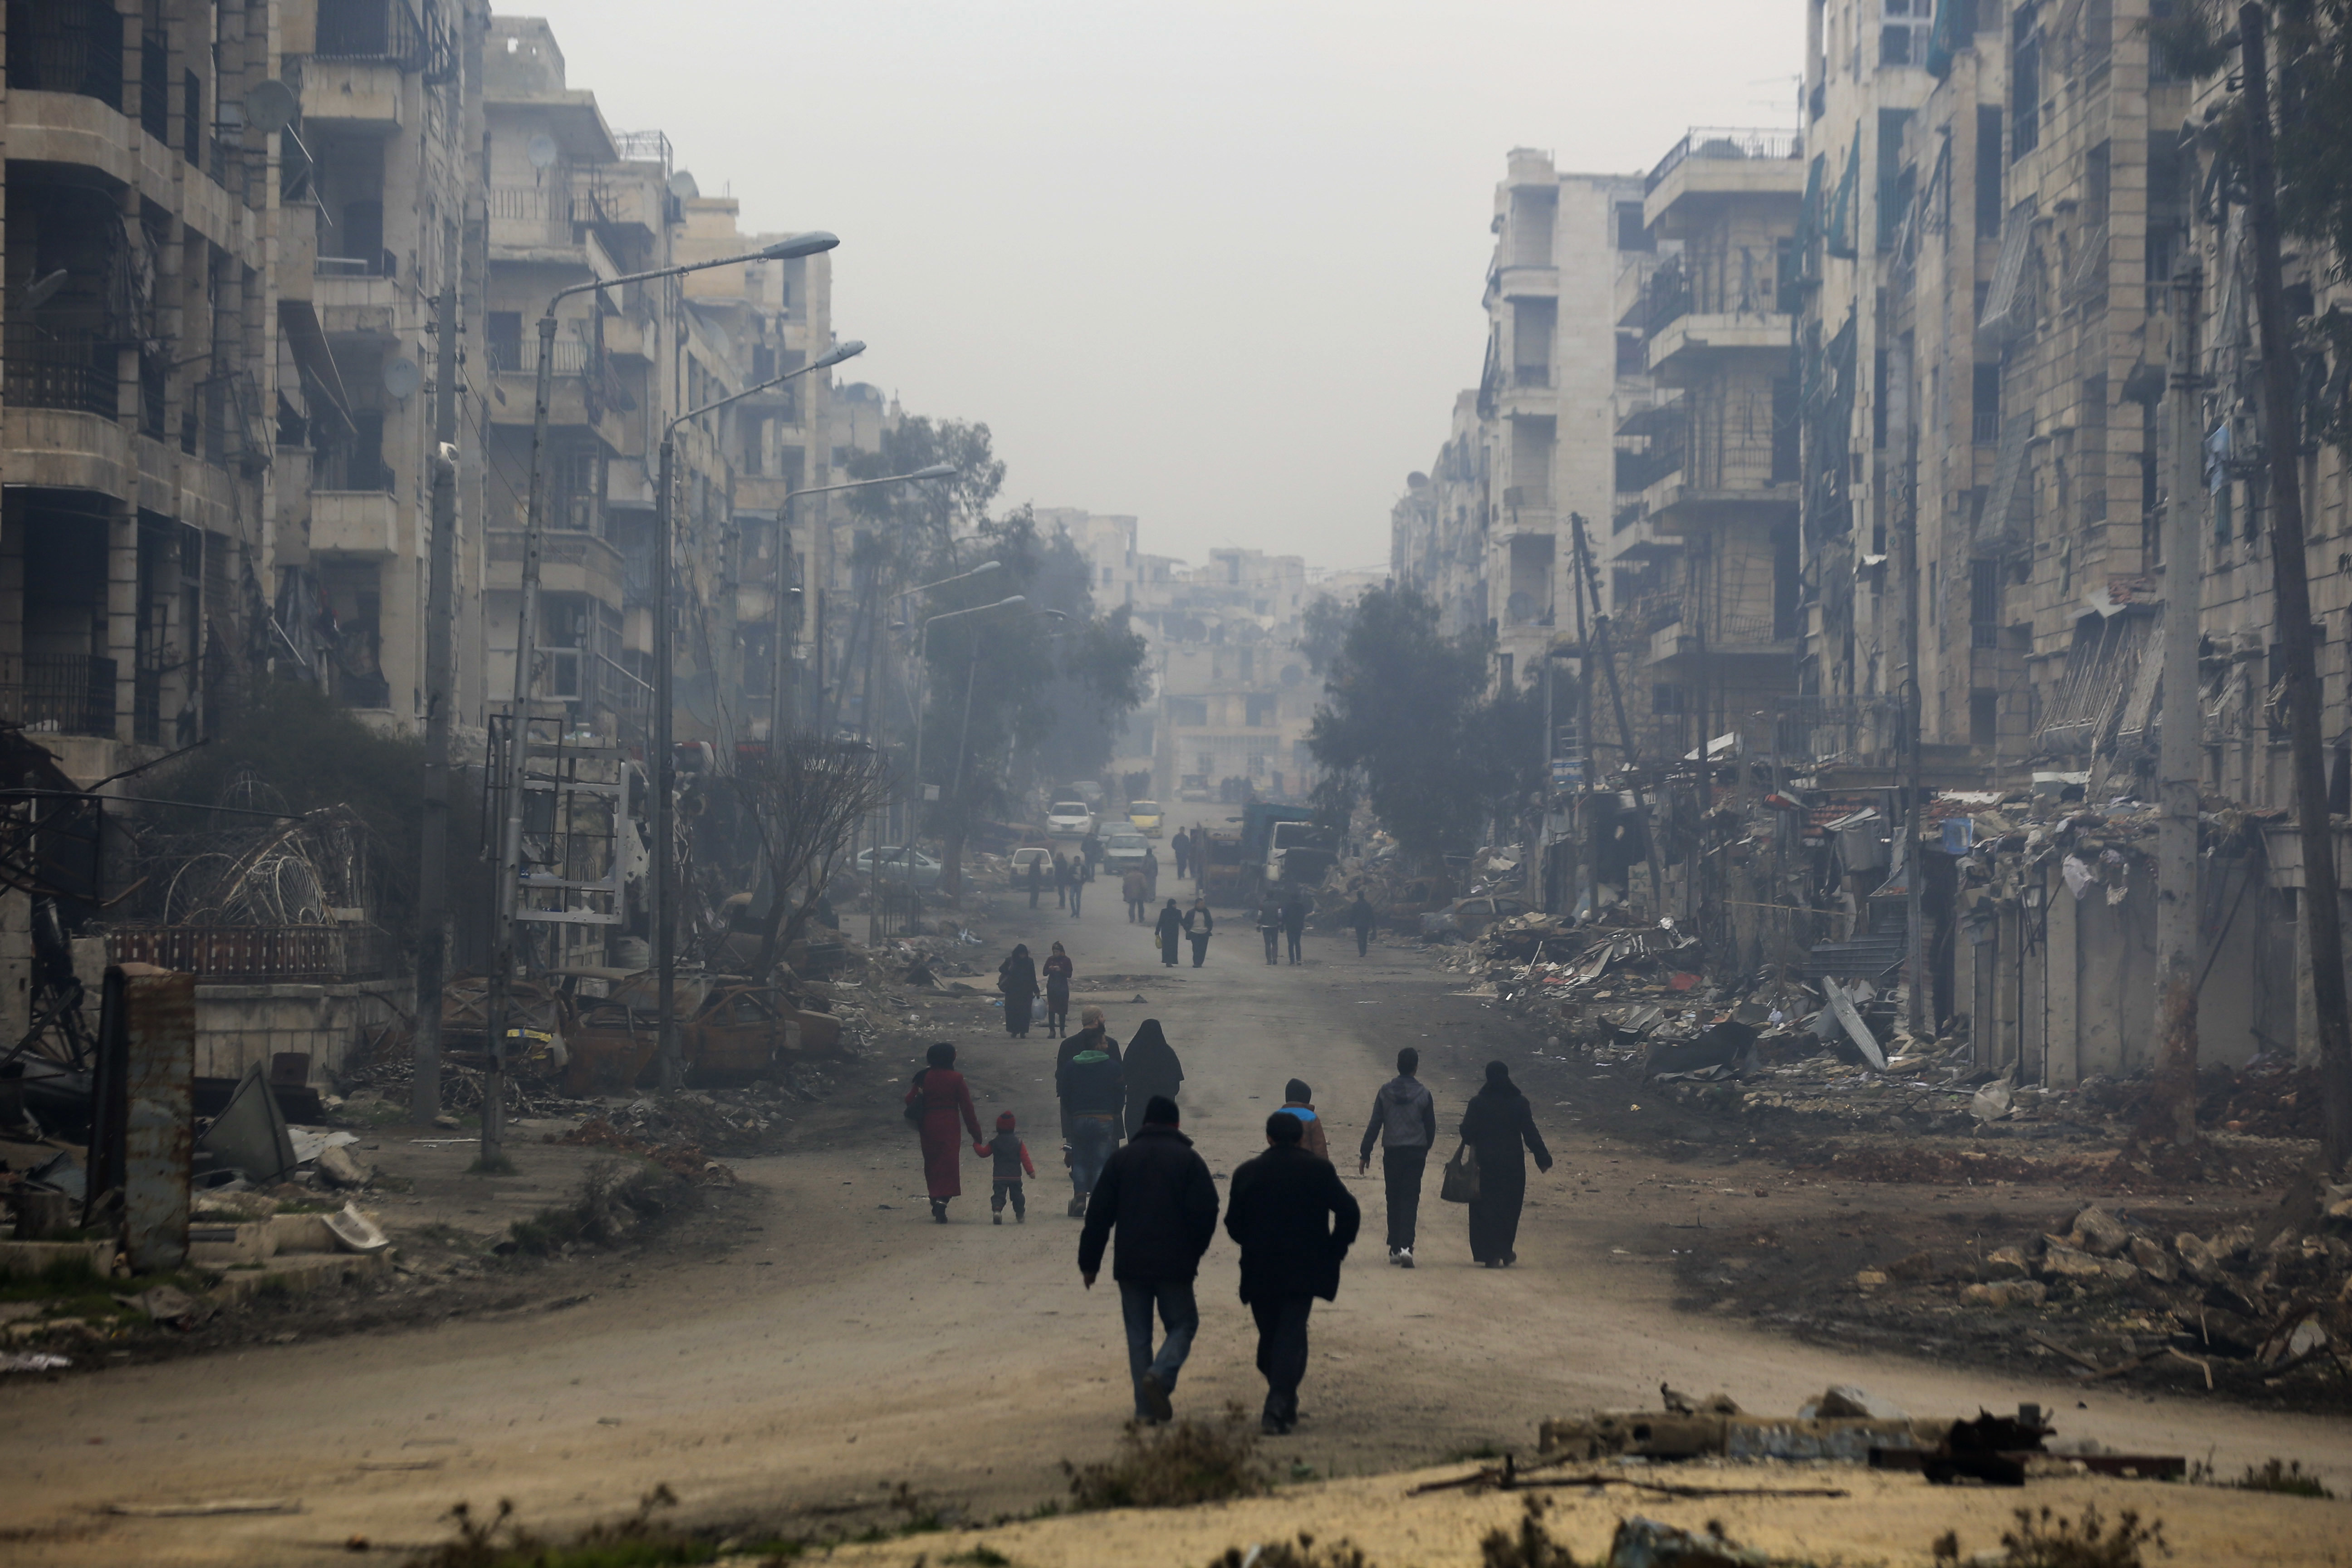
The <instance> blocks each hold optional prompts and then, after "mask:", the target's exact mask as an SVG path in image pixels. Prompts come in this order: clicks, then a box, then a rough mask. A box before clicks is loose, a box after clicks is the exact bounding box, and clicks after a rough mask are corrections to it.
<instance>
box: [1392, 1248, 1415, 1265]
mask: <svg viewBox="0 0 2352 1568" xmlns="http://www.w3.org/2000/svg"><path fill="white" fill-rule="evenodd" d="M1396 1266H1397V1267H1398V1268H1412V1247H1398V1248H1397V1251H1396Z"/></svg>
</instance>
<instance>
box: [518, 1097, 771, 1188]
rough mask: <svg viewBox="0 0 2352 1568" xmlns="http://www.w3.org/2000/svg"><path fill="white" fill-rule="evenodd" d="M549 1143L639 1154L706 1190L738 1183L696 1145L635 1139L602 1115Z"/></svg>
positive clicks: (550, 1140) (732, 1175) (549, 1138)
mask: <svg viewBox="0 0 2352 1568" xmlns="http://www.w3.org/2000/svg"><path fill="white" fill-rule="evenodd" d="M637 1103H638V1104H640V1105H645V1104H648V1103H650V1102H648V1101H645V1100H640V1101H638V1102H637ZM547 1141H548V1142H551V1143H568V1144H571V1145H572V1146H573V1147H575V1148H583V1149H610V1150H612V1151H614V1152H616V1153H622V1154H635V1155H637V1156H638V1157H640V1158H642V1159H646V1160H650V1161H652V1162H653V1163H655V1164H656V1165H659V1166H660V1167H661V1168H662V1169H663V1170H665V1171H667V1172H668V1173H670V1174H671V1175H673V1176H679V1177H683V1178H684V1179H686V1180H687V1181H689V1182H698V1183H700V1184H702V1185H704V1186H706V1187H731V1186H733V1185H734V1184H735V1173H734V1172H733V1171H731V1170H730V1169H728V1168H727V1167H726V1166H725V1165H722V1164H720V1163H719V1162H718V1161H716V1160H713V1159H711V1158H709V1156H708V1155H706V1154H704V1153H703V1152H702V1151H701V1149H700V1148H698V1147H697V1146H696V1145H694V1144H691V1143H669V1142H656V1141H653V1140H650V1139H646V1138H638V1137H632V1136H631V1135H630V1134H629V1133H626V1132H624V1131H621V1130H620V1129H619V1128H617V1127H615V1126H614V1125H613V1123H612V1122H611V1121H607V1120H606V1119H605V1118H604V1117H601V1116H597V1117H591V1118H590V1119H589V1120H588V1121H583V1122H582V1123H581V1124H580V1125H579V1126H577V1127H575V1128H573V1129H572V1131H569V1132H566V1133H564V1134H563V1135H562V1137H560V1138H559V1137H557V1136H556V1135H554V1134H553V1133H550V1134H548V1138H547Z"/></svg>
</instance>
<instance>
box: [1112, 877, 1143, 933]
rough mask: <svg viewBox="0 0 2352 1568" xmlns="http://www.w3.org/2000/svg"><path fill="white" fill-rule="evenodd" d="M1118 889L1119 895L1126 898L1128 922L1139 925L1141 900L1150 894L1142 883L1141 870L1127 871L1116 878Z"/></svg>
mask: <svg viewBox="0 0 2352 1568" xmlns="http://www.w3.org/2000/svg"><path fill="white" fill-rule="evenodd" d="M1118 890H1119V893H1120V895H1121V896H1122V897H1124V898H1125V899H1126V900H1127V918H1128V921H1129V924H1132V925H1141V924H1142V923H1143V901H1144V900H1146V899H1149V898H1150V896H1151V890H1150V889H1149V888H1147V887H1146V886H1145V885H1144V881H1143V873H1142V872H1141V871H1129V873H1128V874H1127V875H1126V876H1124V877H1121V878H1120V879H1118Z"/></svg>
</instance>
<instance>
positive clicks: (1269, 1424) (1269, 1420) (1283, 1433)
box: [1257, 1415, 1290, 1437]
mask: <svg viewBox="0 0 2352 1568" xmlns="http://www.w3.org/2000/svg"><path fill="white" fill-rule="evenodd" d="M1257 1429H1258V1430H1259V1431H1260V1432H1263V1433H1265V1435H1266V1436H1269V1437H1287V1436H1290V1423H1289V1422H1287V1421H1278V1420H1276V1419H1275V1418H1274V1417H1273V1416H1271V1415H1261V1416H1260V1417H1258V1423H1257Z"/></svg>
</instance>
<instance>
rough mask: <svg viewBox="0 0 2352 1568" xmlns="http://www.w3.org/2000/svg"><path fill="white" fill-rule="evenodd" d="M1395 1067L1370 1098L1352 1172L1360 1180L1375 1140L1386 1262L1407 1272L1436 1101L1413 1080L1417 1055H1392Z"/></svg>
mask: <svg viewBox="0 0 2352 1568" xmlns="http://www.w3.org/2000/svg"><path fill="white" fill-rule="evenodd" d="M1396 1065H1397V1075H1396V1077H1394V1078H1392V1079H1389V1081H1388V1082H1386V1083H1384V1084H1382V1085H1381V1091H1380V1092H1379V1093H1378V1094H1376V1095H1374V1096H1372V1114H1371V1118H1370V1121H1366V1122H1365V1123H1364V1142H1363V1147H1361V1148H1360V1149H1358V1150H1357V1151H1356V1173H1357V1174H1358V1175H1362V1174H1363V1173H1365V1172H1367V1171H1369V1170H1370V1169H1371V1168H1372V1142H1373V1141H1374V1140H1375V1139H1377V1140H1379V1142H1380V1145H1381V1186H1382V1187H1383V1188H1384V1189H1385V1190H1386V1192H1387V1195H1388V1204H1389V1261H1390V1262H1391V1263H1393V1264H1395V1265H1397V1267H1399V1268H1412V1234H1413V1228H1414V1222H1415V1221H1416V1220H1418V1219H1419V1217H1420V1215H1421V1178H1422V1175H1423V1173H1425V1172H1426V1171H1427V1170H1428V1169H1429V1151H1430V1149H1431V1147H1432V1146H1433V1145H1434V1144H1435V1143H1436V1142H1437V1102H1436V1101H1435V1100H1432V1099H1431V1098H1430V1096H1429V1090H1428V1089H1427V1088H1426V1087H1424V1086H1423V1083H1422V1081H1421V1079H1418V1078H1416V1077H1414V1076H1413V1075H1414V1074H1416V1073H1418V1072H1419V1071H1421V1053H1420V1052H1419V1051H1417V1050H1414V1049H1413V1048H1412V1047H1411V1046H1407V1047H1405V1048H1404V1049H1402V1050H1401V1051H1399V1052H1398V1053H1397V1058H1396Z"/></svg>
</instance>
